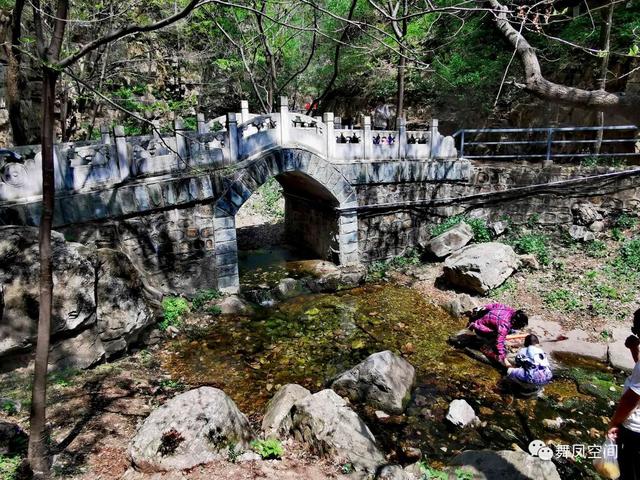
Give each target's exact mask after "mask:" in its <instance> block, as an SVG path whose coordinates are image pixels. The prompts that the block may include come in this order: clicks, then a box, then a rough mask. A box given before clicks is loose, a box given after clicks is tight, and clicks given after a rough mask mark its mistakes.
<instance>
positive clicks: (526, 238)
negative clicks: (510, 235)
mask: <svg viewBox="0 0 640 480" xmlns="http://www.w3.org/2000/svg"><path fill="white" fill-rule="evenodd" d="M513 246H514V248H515V249H516V251H517V252H518V253H531V254H533V255H535V256H536V258H537V259H538V261H539V262H540V263H541V264H542V265H549V264H550V263H551V255H550V253H549V248H548V246H547V237H545V236H544V235H540V234H537V233H529V234H526V235H522V236H521V237H519V238H516V239H515V241H514V242H513Z"/></svg>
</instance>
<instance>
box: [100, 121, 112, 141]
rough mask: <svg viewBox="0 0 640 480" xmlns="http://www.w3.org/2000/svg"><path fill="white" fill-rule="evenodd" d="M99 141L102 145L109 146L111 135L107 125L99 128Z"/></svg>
mask: <svg viewBox="0 0 640 480" xmlns="http://www.w3.org/2000/svg"><path fill="white" fill-rule="evenodd" d="M100 139H101V140H100V141H101V142H102V144H103V145H111V134H110V133H109V127H108V126H107V125H101V126H100Z"/></svg>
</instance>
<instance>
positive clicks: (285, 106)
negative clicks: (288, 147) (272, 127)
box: [280, 97, 291, 145]
mask: <svg viewBox="0 0 640 480" xmlns="http://www.w3.org/2000/svg"><path fill="white" fill-rule="evenodd" d="M290 127H291V121H290V120H289V99H288V98H287V97H280V145H285V144H287V143H288V142H289V129H290Z"/></svg>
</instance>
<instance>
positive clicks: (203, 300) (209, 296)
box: [191, 289, 220, 311]
mask: <svg viewBox="0 0 640 480" xmlns="http://www.w3.org/2000/svg"><path fill="white" fill-rule="evenodd" d="M218 298H220V292H219V291H218V290H213V289H210V290H201V291H199V292H198V293H197V294H196V296H195V297H193V300H192V301H191V306H192V307H193V309H194V310H196V311H199V310H201V309H202V307H204V306H205V305H206V304H207V303H209V302H210V301H212V300H217V299H218Z"/></svg>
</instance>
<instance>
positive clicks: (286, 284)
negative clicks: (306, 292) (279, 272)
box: [276, 278, 302, 299]
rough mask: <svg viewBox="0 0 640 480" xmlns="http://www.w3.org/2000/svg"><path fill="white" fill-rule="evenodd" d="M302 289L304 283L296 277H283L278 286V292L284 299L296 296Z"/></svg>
mask: <svg viewBox="0 0 640 480" xmlns="http://www.w3.org/2000/svg"><path fill="white" fill-rule="evenodd" d="M301 291H302V283H301V282H300V280H296V279H295V278H283V279H282V280H280V283H278V285H277V286H276V293H277V295H278V296H279V297H280V298H282V299H286V298H291V297H295V296H296V295H299V294H300V292H301Z"/></svg>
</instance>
